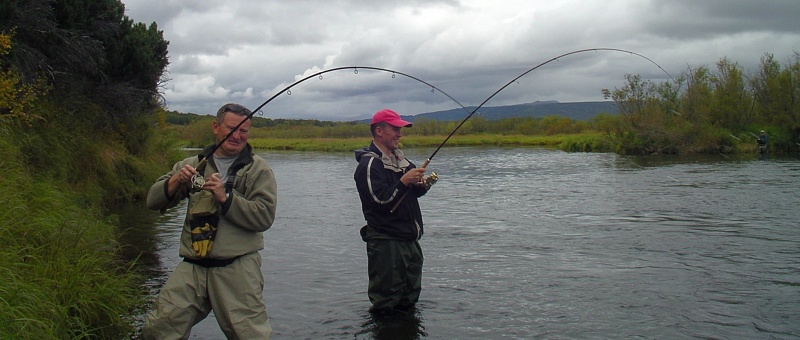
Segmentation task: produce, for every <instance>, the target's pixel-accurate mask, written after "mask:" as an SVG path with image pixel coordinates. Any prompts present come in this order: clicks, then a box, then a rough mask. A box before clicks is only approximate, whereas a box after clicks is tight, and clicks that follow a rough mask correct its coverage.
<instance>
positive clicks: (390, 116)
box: [369, 109, 411, 127]
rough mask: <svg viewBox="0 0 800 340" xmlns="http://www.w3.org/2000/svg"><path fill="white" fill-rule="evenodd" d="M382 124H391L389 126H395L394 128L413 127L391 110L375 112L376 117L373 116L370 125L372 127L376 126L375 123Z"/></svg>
mask: <svg viewBox="0 0 800 340" xmlns="http://www.w3.org/2000/svg"><path fill="white" fill-rule="evenodd" d="M380 122H386V123H389V125H391V126H394V127H410V126H411V123H409V122H407V121H405V120H402V119H400V115H398V114H397V112H394V111H392V110H389V109H383V110H380V111H378V112H375V115H374V116H372V122H371V123H369V125H372V124H375V123H380Z"/></svg>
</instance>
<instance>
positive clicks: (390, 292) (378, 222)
mask: <svg viewBox="0 0 800 340" xmlns="http://www.w3.org/2000/svg"><path fill="white" fill-rule="evenodd" d="M404 127H411V123H409V122H407V121H405V120H403V119H401V118H400V116H399V115H398V114H397V113H396V112H394V111H392V110H389V109H384V110H380V111H378V112H376V113H375V115H374V116H373V117H372V122H371V123H370V131H371V132H372V143H371V144H370V146H369V147H368V148H363V149H360V150H356V151H355V156H356V161H358V166H357V167H356V171H355V174H354V175H353V177H354V179H355V181H356V188H357V189H358V195H359V197H360V198H361V209H362V210H363V212H364V218H365V219H366V221H367V225H365V226H364V227H362V228H361V238H362V239H363V240H364V242H366V243H367V260H368V263H367V272H368V274H369V286H368V288H367V295H368V296H369V300H370V302H371V303H372V306H371V307H370V309H369V310H370V312H372V313H374V314H380V315H383V314H388V313H393V312H397V311H402V312H410V310H411V309H412V308H413V307H414V305H415V304H416V303H417V301H418V300H419V294H420V291H421V290H422V261H423V256H422V248H421V247H420V245H419V239H420V238H421V237H422V234H423V224H422V212H421V210H420V207H419V201H418V200H417V198H419V197H420V196H422V195H425V193H427V192H428V188H429V187H427V186H426V185H425V179H426V177H425V168H417V167H416V166H415V165H414V164H413V163H411V162H410V161H409V160H408V159H406V158H405V156H403V152H402V151H400V149H398V145H399V143H400V137H402V136H403V134H402V132H401V129H402V128H404ZM398 202H399V203H398ZM395 206H396V207H395Z"/></svg>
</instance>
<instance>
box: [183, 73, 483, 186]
mask: <svg viewBox="0 0 800 340" xmlns="http://www.w3.org/2000/svg"><path fill="white" fill-rule="evenodd" d="M351 69H352V70H353V72H354V73H355V74H358V70H359V69H361V70H372V71H382V72H389V73H391V74H392V78H393V79H394V78H395V76H396V75H401V76H404V77H407V78H409V79H413V80H415V81H418V82H420V83H423V84H425V85H427V86H429V87H430V88H431V93H433V92H436V91H439V92H440V93H441V94H443V95H445V96H446V97H447V98H450V100H452V101H453V102H455V103H456V104H458V106H460V107H461V108H462V109H464V111H467V112H469V110H468V109H467V108H466V107H465V106H464V105H462V104H461V103H460V102H459V101H458V100H456V99H455V98H453V97H452V96H451V95H449V94H447V93H446V92H444V91H442V89H440V88H438V87H436V86H434V85H432V84H430V83H428V82H426V81H424V80H422V79H420V78H417V77H415V76H412V75H410V74H407V73H403V72H400V71H395V70H391V69H388V68H381V67H372V66H342V67H336V68H332V69H327V70H323V71H319V72H316V73H314V74H311V75H309V76H306V77H304V78H303V79H300V80H298V81H295V82H294V83H292V84H290V85H289V86H286V87H285V88H283V89H282V90H280V91H278V92H277V93H275V94H274V95H273V96H272V97H270V98H269V99H267V100H266V101H264V102H263V103H261V105H259V106H258V107H256V108H255V109H254V110H252V111H250V113H249V114H247V116H246V117H245V119H242V121H241V122H239V124H237V125H236V127H234V128H233V129H231V131H230V132H228V134H227V135H225V138H223V139H222V140H220V141H219V142H218V143H217V144H216V145H215V146H214V148H213V149H211V152H209V155H212V154H214V152H216V151H217V149H219V148H220V147H221V146H222V144H223V143H225V141H227V140H228V138H230V137H231V136H233V133H234V132H236V131H237V130H238V129H239V128H240V127H241V126H242V125H243V124H244V123H245V122H246V121H248V120H250V119H252V118H253V115H254V114H255V113H256V112H260V111H261V109H262V108H263V107H264V106H266V105H267V104H269V103H270V102H271V101H273V100H274V99H275V98H277V97H278V96H280V95H281V94H283V93H287V94H289V95H291V94H292V91H291V89H292V88H293V87H295V86H297V85H299V84H300V83H302V82H305V81H306V80H309V79H311V78H314V77H318V78H319V79H320V80H322V75H323V74H326V73H330V72H335V71H341V70H351ZM201 157H202V155H201ZM206 163H207V158H205V157H204V158H202V159H201V160H200V163H198V164H197V167H195V169H200V168H201V167H204V166H205V165H206ZM191 183H192V189H199V188H200V187H202V186H203V185H204V184H205V179H204V178H203V177H202V176H198V175H195V176H192V181H191Z"/></svg>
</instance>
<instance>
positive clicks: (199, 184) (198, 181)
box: [192, 175, 206, 192]
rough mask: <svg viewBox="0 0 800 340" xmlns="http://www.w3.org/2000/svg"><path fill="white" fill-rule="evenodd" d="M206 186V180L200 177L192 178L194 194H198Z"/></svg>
mask: <svg viewBox="0 0 800 340" xmlns="http://www.w3.org/2000/svg"><path fill="white" fill-rule="evenodd" d="M205 184H206V179H205V178H203V176H200V175H194V176H192V192H198V191H200V189H202V188H203V185H205Z"/></svg>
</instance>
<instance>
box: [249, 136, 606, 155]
mask: <svg viewBox="0 0 800 340" xmlns="http://www.w3.org/2000/svg"><path fill="white" fill-rule="evenodd" d="M446 137H447V136H444V135H442V136H413V135H412V136H405V137H403V138H402V139H401V140H400V147H401V148H418V147H419V148H421V147H430V148H435V147H437V146H439V145H440V144H441V143H442V142H443V141H444V140H445V138H446ZM600 137H602V136H601V135H599V134H582V135H580V138H578V137H575V136H572V135H554V136H525V135H500V134H472V135H461V136H459V135H455V136H453V137H451V138H450V140H448V141H447V144H446V145H447V146H448V147H459V146H530V147H555V148H562V147H567V149H569V148H570V146H573V145H580V144H581V143H580V141H584V142H585V141H591V140H596V139H600ZM370 141H371V139H370V138H362V137H357V138H250V140H249V143H250V144H251V145H252V146H253V148H256V149H262V150H294V151H326V152H341V151H352V150H355V149H360V148H363V147H365V146H367V145H369V143H370ZM574 151H592V150H574Z"/></svg>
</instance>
